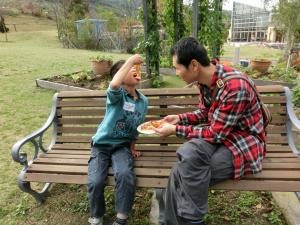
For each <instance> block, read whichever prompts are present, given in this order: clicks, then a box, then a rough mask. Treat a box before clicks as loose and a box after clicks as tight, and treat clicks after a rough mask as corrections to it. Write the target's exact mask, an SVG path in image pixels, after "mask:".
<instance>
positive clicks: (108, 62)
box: [91, 55, 113, 75]
mask: <svg viewBox="0 0 300 225" xmlns="http://www.w3.org/2000/svg"><path fill="white" fill-rule="evenodd" d="M112 64H113V60H112V58H110V57H108V56H103V55H98V56H96V57H93V58H91V68H92V71H93V73H94V74H95V75H108V74H109V71H110V69H111V67H112Z"/></svg>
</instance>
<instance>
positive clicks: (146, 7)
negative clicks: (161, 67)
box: [143, 0, 151, 77]
mask: <svg viewBox="0 0 300 225" xmlns="http://www.w3.org/2000/svg"><path fill="white" fill-rule="evenodd" d="M143 10H144V36H145V41H147V39H148V32H149V30H148V20H149V17H148V3H147V0H143ZM146 73H147V76H148V77H150V76H151V70H150V56H149V48H148V47H147V48H146Z"/></svg>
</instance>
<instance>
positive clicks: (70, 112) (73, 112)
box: [57, 106, 286, 117]
mask: <svg viewBox="0 0 300 225" xmlns="http://www.w3.org/2000/svg"><path fill="white" fill-rule="evenodd" d="M196 109H197V107H196V106H194V107H191V106H185V107H182V108H179V107H176V108H157V107H155V108H154V107H152V108H148V115H152V114H154V115H170V114H180V113H185V112H192V111H195V110H196ZM283 109H284V107H269V110H270V111H271V112H272V113H281V114H282V113H286V112H285V111H284V110H283ZM104 113H105V108H89V109H77V108H76V109H74V108H71V109H70V108H67V109H66V108H63V109H58V110H57V115H58V116H80V117H84V116H99V115H101V114H104Z"/></svg>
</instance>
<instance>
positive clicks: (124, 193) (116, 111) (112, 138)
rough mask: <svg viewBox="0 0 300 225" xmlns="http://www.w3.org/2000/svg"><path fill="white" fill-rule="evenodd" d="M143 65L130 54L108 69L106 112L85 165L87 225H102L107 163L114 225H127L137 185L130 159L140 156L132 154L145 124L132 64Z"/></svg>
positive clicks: (143, 99)
mask: <svg viewBox="0 0 300 225" xmlns="http://www.w3.org/2000/svg"><path fill="white" fill-rule="evenodd" d="M142 62H143V59H142V58H141V56H140V55H133V56H131V57H130V58H129V59H128V60H127V61H126V62H124V61H119V62H118V63H116V64H115V65H114V66H113V67H112V69H111V75H112V76H113V78H112V81H111V82H110V85H109V88H108V89H107V99H106V113H105V117H104V119H103V121H102V122H101V124H100V125H99V127H98V130H97V132H96V134H95V135H94V136H93V138H92V152H91V157H90V159H89V163H88V165H89V167H88V183H87V188H88V197H89V204H90V210H91V218H89V223H90V224H92V225H102V224H103V215H104V213H105V200H104V187H105V186H106V183H107V174H108V167H109V164H110V162H111V163H112V169H113V173H114V177H115V191H116V193H115V196H116V198H115V210H116V212H117V218H116V221H115V222H114V223H113V225H124V224H126V220H127V217H128V214H129V212H130V211H131V208H132V205H133V201H134V196H135V182H136V177H135V174H134V171H133V157H138V156H139V152H137V151H135V140H136V138H137V135H138V133H137V130H136V128H137V126H138V125H139V124H141V123H142V122H143V121H144V119H145V115H146V114H147V105H148V101H147V98H146V97H145V96H144V95H143V94H142V93H140V92H138V91H137V90H136V85H138V84H139V83H140V81H141V77H140V74H139V71H137V70H136V67H135V65H140V64H141V63H142ZM120 67H121V68H120ZM114 74H115V75H114Z"/></svg>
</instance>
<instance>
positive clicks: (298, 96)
mask: <svg viewBox="0 0 300 225" xmlns="http://www.w3.org/2000/svg"><path fill="white" fill-rule="evenodd" d="M293 103H294V105H295V106H296V107H300V81H299V80H298V84H297V85H296V86H295V87H294V88H293Z"/></svg>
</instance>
